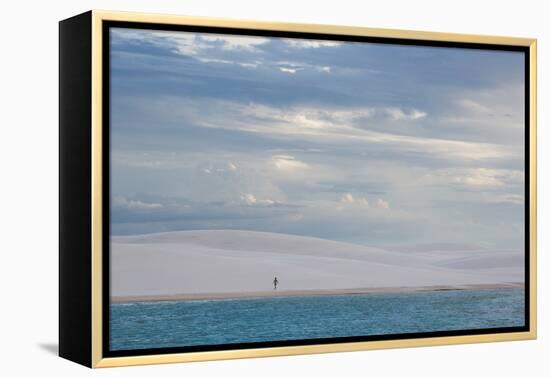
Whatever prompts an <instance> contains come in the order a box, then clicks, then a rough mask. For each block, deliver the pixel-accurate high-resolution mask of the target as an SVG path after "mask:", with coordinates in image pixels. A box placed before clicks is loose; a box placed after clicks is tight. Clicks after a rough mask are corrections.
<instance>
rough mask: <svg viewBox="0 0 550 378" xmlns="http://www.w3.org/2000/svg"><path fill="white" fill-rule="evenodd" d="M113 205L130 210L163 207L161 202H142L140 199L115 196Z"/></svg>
mask: <svg viewBox="0 0 550 378" xmlns="http://www.w3.org/2000/svg"><path fill="white" fill-rule="evenodd" d="M113 206H115V207H119V208H126V209H129V210H152V209H160V208H162V207H163V206H162V204H160V203H148V202H142V201H140V200H132V199H127V198H125V197H115V198H113Z"/></svg>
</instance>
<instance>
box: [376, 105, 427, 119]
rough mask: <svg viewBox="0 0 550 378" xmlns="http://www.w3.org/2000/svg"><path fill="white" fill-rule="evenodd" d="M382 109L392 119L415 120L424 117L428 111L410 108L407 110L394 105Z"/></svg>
mask: <svg viewBox="0 0 550 378" xmlns="http://www.w3.org/2000/svg"><path fill="white" fill-rule="evenodd" d="M382 111H383V112H385V113H386V114H388V115H389V116H390V118H391V119H393V120H394V121H402V120H416V119H421V118H424V117H426V116H427V115H428V113H426V112H423V111H421V110H417V109H411V110H408V111H407V110H404V109H401V108H396V107H389V108H384V109H383V110H382Z"/></svg>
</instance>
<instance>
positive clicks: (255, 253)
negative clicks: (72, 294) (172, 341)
mask: <svg viewBox="0 0 550 378" xmlns="http://www.w3.org/2000/svg"><path fill="white" fill-rule="evenodd" d="M111 248H112V249H111V269H112V271H111V295H112V296H115V297H124V296H155V295H174V294H196V293H232V292H258V291H268V290H271V289H272V280H273V277H274V276H277V277H278V279H279V281H280V288H279V289H280V290H286V291H288V290H331V289H349V288H391V287H426V286H460V285H485V284H505V283H523V260H522V254H521V252H519V251H517V252H514V251H489V250H482V249H472V248H455V249H453V248H448V249H447V250H446V251H434V250H431V249H430V250H428V251H422V250H421V249H419V248H418V247H415V248H414V250H412V249H411V251H409V252H407V248H405V247H403V249H402V252H401V251H396V250H395V249H394V250H392V251H387V250H383V249H379V248H370V247H365V246H361V245H355V244H349V243H342V242H336V241H330V240H324V239H317V238H310V237H302V236H293V235H284V234H274V233H265V232H254V231H235V230H219V231H214V230H208V231H180V232H168V233H159V234H150V235H138V236H121V237H114V238H113V239H112V244H111Z"/></svg>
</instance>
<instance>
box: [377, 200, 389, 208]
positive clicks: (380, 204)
mask: <svg viewBox="0 0 550 378" xmlns="http://www.w3.org/2000/svg"><path fill="white" fill-rule="evenodd" d="M376 205H377V206H378V207H379V208H380V209H389V208H390V203H389V202H388V201H385V200H383V199H382V198H378V200H377V201H376Z"/></svg>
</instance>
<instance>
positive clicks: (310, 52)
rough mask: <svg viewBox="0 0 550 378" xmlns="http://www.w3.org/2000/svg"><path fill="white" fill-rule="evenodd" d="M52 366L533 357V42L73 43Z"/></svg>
mask: <svg viewBox="0 0 550 378" xmlns="http://www.w3.org/2000/svg"><path fill="white" fill-rule="evenodd" d="M59 58H60V59H59V62H60V66H59V68H60V72H59V73H60V110H59V114H60V198H59V199H60V239H59V240H60V250H59V253H60V255H59V262H60V269H59V288H60V292H59V303H60V307H59V322H60V324H59V354H60V355H61V356H62V357H64V358H67V359H69V360H72V361H75V362H77V363H80V364H83V365H86V366H89V367H108V366H122V365H138V364H152V363H167V362H183V361H201V360H211V359H231V358H243V357H259V356H277V355H289V354H308V353H324V352H337V351H352V350H367V349H379V348H394V347H407V346H429V345H442V344H458V343H471V342H488V341H504V340H524V339H533V338H535V337H536V245H535V241H536V132H535V130H536V129H535V127H536V41H535V40H534V39H525V38H511V37H490V36H477V35H459V34H444V33H432V32H413V31H401V30H381V29H371V28H362V27H348V26H328V25H306V24H287V23H270V22H255V21H235V20H225V19H211V18H197V17H182V16H168V15H151V14H134V13H114V12H104V11H90V12H87V13H84V14H82V15H78V16H75V17H73V18H70V19H67V20H64V21H61V22H60V56H59Z"/></svg>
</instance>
